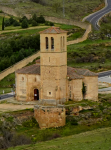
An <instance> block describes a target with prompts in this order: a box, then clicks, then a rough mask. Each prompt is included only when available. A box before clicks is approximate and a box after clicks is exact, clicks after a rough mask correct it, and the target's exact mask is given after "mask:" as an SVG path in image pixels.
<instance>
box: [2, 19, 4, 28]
mask: <svg viewBox="0 0 111 150" xmlns="http://www.w3.org/2000/svg"><path fill="white" fill-rule="evenodd" d="M2 30H4V17H3V20H2Z"/></svg>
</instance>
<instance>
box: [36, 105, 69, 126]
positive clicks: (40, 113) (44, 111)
mask: <svg viewBox="0 0 111 150" xmlns="http://www.w3.org/2000/svg"><path fill="white" fill-rule="evenodd" d="M34 117H35V119H36V121H37V122H38V124H39V126H40V128H41V129H43V128H51V127H60V126H64V125H65V122H66V115H65V108H64V107H63V106H60V107H54V106H40V105H37V106H35V107H34Z"/></svg>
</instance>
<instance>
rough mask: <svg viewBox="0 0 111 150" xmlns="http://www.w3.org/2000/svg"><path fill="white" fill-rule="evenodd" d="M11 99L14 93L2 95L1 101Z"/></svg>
mask: <svg viewBox="0 0 111 150" xmlns="http://www.w3.org/2000/svg"><path fill="white" fill-rule="evenodd" d="M10 97H14V95H13V93H9V94H4V95H0V100H4V99H7V98H10Z"/></svg>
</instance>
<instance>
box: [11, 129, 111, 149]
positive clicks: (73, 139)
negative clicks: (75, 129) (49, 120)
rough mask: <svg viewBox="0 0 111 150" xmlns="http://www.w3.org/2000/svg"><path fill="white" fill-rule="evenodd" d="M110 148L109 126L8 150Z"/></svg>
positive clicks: (110, 134) (110, 133)
mask: <svg viewBox="0 0 111 150" xmlns="http://www.w3.org/2000/svg"><path fill="white" fill-rule="evenodd" d="M63 149H64V150H99V149H100V150H110V149H111V127H109V128H103V129H97V130H93V131H89V132H84V133H80V134H76V135H72V136H68V137H63V138H58V139H55V140H51V141H47V142H41V143H37V144H35V145H33V144H32V145H28V146H20V147H15V148H9V149H8V150H63Z"/></svg>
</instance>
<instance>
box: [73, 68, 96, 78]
mask: <svg viewBox="0 0 111 150" xmlns="http://www.w3.org/2000/svg"><path fill="white" fill-rule="evenodd" d="M74 71H75V72H76V73H77V74H79V75H83V76H98V74H97V73H94V72H92V71H90V70H88V69H81V68H74Z"/></svg>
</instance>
